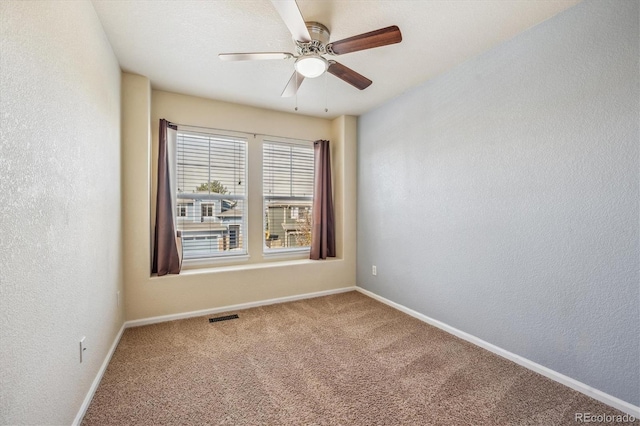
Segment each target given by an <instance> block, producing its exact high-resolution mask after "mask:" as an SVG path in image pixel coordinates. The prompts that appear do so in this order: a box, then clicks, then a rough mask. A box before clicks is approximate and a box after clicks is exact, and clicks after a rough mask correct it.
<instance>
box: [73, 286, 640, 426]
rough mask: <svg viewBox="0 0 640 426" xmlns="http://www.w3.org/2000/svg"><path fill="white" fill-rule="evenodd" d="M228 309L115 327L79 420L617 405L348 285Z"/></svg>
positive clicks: (436, 415) (484, 420) (299, 417)
mask: <svg viewBox="0 0 640 426" xmlns="http://www.w3.org/2000/svg"><path fill="white" fill-rule="evenodd" d="M231 313H237V314H238V315H239V316H240V318H239V319H234V320H230V321H223V322H216V323H209V321H208V318H209V317H214V316H222V315H223V314H220V315H210V316H207V317H199V318H191V319H185V320H180V321H173V322H167V323H162V324H155V325H150V326H145V327H138V328H131V329H127V330H126V331H125V333H124V335H123V337H122V340H121V341H120V344H119V345H118V348H117V350H116V352H115V354H114V356H113V359H112V360H111V363H110V364H109V367H108V369H107V371H106V373H105V375H104V378H103V379H102V382H101V383H100V386H99V388H98V390H97V392H96V394H95V396H94V398H93V401H92V403H91V405H90V407H89V409H88V411H87V413H86V415H85V418H84V421H83V424H84V425H127V424H131V425H188V424H193V425H204V424H212V425H311V424H313V425H376V424H380V425H382V424H384V425H401V424H404V425H482V424H485V425H558V424H568V425H569V424H572V425H575V424H577V423H575V421H574V415H575V413H576V412H581V413H582V412H589V413H592V414H619V415H622V414H624V413H621V412H619V411H616V410H615V409H613V408H611V407H609V406H607V405H604V404H602V403H599V402H597V401H595V400H593V399H591V398H589V397H587V396H584V395H582V394H580V393H578V392H575V391H573V390H571V389H569V388H567V387H565V386H563V385H560V384H558V383H556V382H553V381H551V380H549V379H547V378H545V377H543V376H540V375H538V374H536V373H533V372H531V371H529V370H527V369H525V368H523V367H520V366H518V365H516V364H514V363H512V362H510V361H507V360H505V359H503V358H500V357H498V356H496V355H493V354H492V353H490V352H487V351H485V350H483V349H480V348H478V347H476V346H474V345H472V344H470V343H467V342H465V341H463V340H460V339H458V338H456V337H453V336H451V335H449V334H447V333H445V332H443V331H441V330H439V329H437V328H434V327H432V326H429V325H427V324H424V323H423V322H421V321H418V320H416V319H414V318H412V317H410V316H408V315H405V314H403V313H401V312H399V311H397V310H394V309H392V308H390V307H388V306H386V305H384V304H382V303H379V302H377V301H375V300H373V299H371V298H369V297H366V296H364V295H362V294H360V293H357V292H350V293H343V294H338V295H333V296H327V297H321V298H316V299H308V300H303V301H299V302H291V303H286V304H281V305H272V306H265V307H260V308H253V309H248V310H243V311H237V312H230V313H229V314H231ZM224 315H226V314H224ZM635 424H639V423H638V422H636V423H635Z"/></svg>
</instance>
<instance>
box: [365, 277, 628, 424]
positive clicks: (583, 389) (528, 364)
mask: <svg viewBox="0 0 640 426" xmlns="http://www.w3.org/2000/svg"><path fill="white" fill-rule="evenodd" d="M356 290H357V291H359V292H360V293H362V294H364V295H367V296H369V297H371V298H373V299H376V300H378V301H380V302H382V303H384V304H385V305H389V306H391V307H392V308H395V309H397V310H399V311H402V312H404V313H405V314H408V315H411V316H412V317H414V318H417V319H419V320H420V321H423V322H426V323H427V324H430V325H433V326H434V327H438V328H439V329H442V330H444V331H446V332H447V333H450V334H453V335H454V336H457V337H459V338H461V339H464V340H466V341H467V342H471V343H473V344H474V345H476V346H480V347H481V348H484V349H486V350H488V351H490V352H493V353H494V354H496V355H499V356H501V357H503V358H506V359H508V360H510V361H513V362H515V363H516V364H519V365H521V366H523V367H525V368H528V369H529V370H532V371H535V372H536V373H539V374H542V375H543V376H545V377H547V378H549V379H551V380H554V381H556V382H558V383H561V384H563V385H565V386H568V387H570V388H571V389H573V390H576V391H578V392H580V393H583V394H585V395H587V396H590V397H591V398H593V399H596V400H598V401H600V402H602V403H604V404H607V405H610V406H611V407H614V408H617V409H618V410H620V411H623V412H625V413H627V414H629V415H631V416H633V417H635V418H636V419H638V418H640V407H636V406H635V405H633V404H630V403H628V402H626V401H623V400H621V399H619V398H616V397H615V396H612V395H609V394H607V393H604V392H602V391H599V390H598V389H595V388H593V387H591V386H589V385H586V384H584V383H582V382H579V381H577V380H575V379H572V378H571V377H568V376H565V375H564V374H561V373H558V372H557V371H554V370H551V369H550V368H547V367H545V366H543V365H540V364H537V363H535V362H533V361H531V360H528V359H527V358H523V357H521V356H520V355H516V354H514V353H511V352H509V351H507V350H505V349H502V348H500V347H498V346H496V345H493V344H491V343H489V342H485V341H484V340H482V339H480V338H478V337H475V336H473V335H471V334H469V333H466V332H464V331H461V330H458V329H457V328H454V327H451V326H450V325H447V324H445V323H443V322H441V321H438V320H436V319H433V318H430V317H428V316H426V315H423V314H421V313H419V312H416V311H414V310H413V309H409V308H407V307H406V306H403V305H400V304H399V303H395V302H392V301H391V300H389V299H385V298H384V297H382V296H378V295H377V294H375V293H372V292H370V291H369V290H365V289H363V288H361V287H356Z"/></svg>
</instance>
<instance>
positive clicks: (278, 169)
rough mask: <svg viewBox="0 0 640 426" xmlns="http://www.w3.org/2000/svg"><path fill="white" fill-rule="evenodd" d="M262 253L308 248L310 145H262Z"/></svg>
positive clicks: (271, 142)
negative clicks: (263, 251) (263, 241)
mask: <svg viewBox="0 0 640 426" xmlns="http://www.w3.org/2000/svg"><path fill="white" fill-rule="evenodd" d="M262 155H263V157H262V164H263V166H262V169H263V172H262V185H263V196H264V211H265V215H264V235H265V244H264V247H265V249H264V250H265V253H269V252H277V251H284V250H296V249H300V248H307V247H309V246H310V245H311V206H312V203H313V143H311V142H308V143H302V142H300V143H284V142H276V141H267V140H265V141H264V143H263V153H262Z"/></svg>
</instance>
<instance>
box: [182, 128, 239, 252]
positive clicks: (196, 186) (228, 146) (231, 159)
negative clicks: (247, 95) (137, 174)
mask: <svg viewBox="0 0 640 426" xmlns="http://www.w3.org/2000/svg"><path fill="white" fill-rule="evenodd" d="M177 169H178V170H177V179H176V180H177V182H176V183H177V185H176V186H177V194H176V196H177V202H178V217H177V221H176V222H177V223H176V226H177V228H178V230H179V231H180V233H181V235H182V250H183V258H184V259H202V258H216V257H223V256H237V255H246V254H247V248H246V247H247V241H246V229H247V226H246V211H247V210H246V209H247V198H246V197H247V192H246V180H247V179H246V174H247V142H246V139H244V138H239V137H232V136H225V135H219V134H209V133H203V132H199V131H191V130H185V129H183V128H179V129H178V137H177ZM183 205H185V206H183Z"/></svg>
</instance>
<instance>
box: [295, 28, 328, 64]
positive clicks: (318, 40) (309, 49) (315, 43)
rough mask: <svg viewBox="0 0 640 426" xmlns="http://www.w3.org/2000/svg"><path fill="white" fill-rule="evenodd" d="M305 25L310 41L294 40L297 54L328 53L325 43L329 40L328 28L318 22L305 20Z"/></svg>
mask: <svg viewBox="0 0 640 426" xmlns="http://www.w3.org/2000/svg"><path fill="white" fill-rule="evenodd" d="M305 25H306V26H307V30H309V35H310V36H311V41H309V42H305V41H299V40H295V42H296V47H297V52H298V55H300V56H306V55H323V54H325V53H328V52H327V51H326V49H325V45H326V44H327V43H328V42H329V36H330V35H331V33H330V32H329V29H328V28H327V27H326V26H324V25H322V24H321V23H319V22H305Z"/></svg>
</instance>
